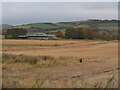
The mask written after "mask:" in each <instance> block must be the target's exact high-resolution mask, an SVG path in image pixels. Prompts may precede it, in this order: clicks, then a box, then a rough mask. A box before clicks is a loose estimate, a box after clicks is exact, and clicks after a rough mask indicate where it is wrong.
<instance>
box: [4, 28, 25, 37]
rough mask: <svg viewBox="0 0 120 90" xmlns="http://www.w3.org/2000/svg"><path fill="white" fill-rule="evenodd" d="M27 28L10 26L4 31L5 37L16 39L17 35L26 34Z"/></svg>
mask: <svg viewBox="0 0 120 90" xmlns="http://www.w3.org/2000/svg"><path fill="white" fill-rule="evenodd" d="M26 34H27V30H26V29H23V28H11V29H8V30H7V31H6V32H5V38H7V39H17V38H18V36H19V35H26Z"/></svg>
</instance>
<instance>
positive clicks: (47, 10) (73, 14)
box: [2, 2, 118, 25]
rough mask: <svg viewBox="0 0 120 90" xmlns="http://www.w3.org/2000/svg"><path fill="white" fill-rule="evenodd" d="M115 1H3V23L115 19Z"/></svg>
mask: <svg viewBox="0 0 120 90" xmlns="http://www.w3.org/2000/svg"><path fill="white" fill-rule="evenodd" d="M117 18H118V3H117V2H103V3H102V2H101V3H100V2H96V3H95V2H85V3H82V2H79V3H77V2H39V3H38V2H36V3H35V2H26V3H25V2H4V3H3V4H2V20H3V22H2V23H4V24H11V25H16V24H24V23H37V22H61V21H62V22H63V21H79V20H87V19H117Z"/></svg>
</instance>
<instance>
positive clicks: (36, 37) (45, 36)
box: [18, 33, 57, 40]
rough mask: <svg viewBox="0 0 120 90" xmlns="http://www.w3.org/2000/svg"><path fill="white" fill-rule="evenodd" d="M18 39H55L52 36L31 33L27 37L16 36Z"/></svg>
mask: <svg viewBox="0 0 120 90" xmlns="http://www.w3.org/2000/svg"><path fill="white" fill-rule="evenodd" d="M18 38H19V39H45V40H46V39H49V38H53V39H56V38H57V37H56V36H55V35H54V34H45V33H32V34H28V35H20V36H18Z"/></svg>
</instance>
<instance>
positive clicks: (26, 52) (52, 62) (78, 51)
mask: <svg viewBox="0 0 120 90" xmlns="http://www.w3.org/2000/svg"><path fill="white" fill-rule="evenodd" d="M11 43H12V45H10V44H11ZM41 43H42V44H43V45H42V46H38V45H39V44H41ZM56 43H57V44H58V45H60V46H54V45H55V44H56ZM3 44H4V45H6V46H3V61H2V62H3V65H2V69H3V87H13V88H14V87H22V88H50V87H51V88H53V87H57V88H64V87H71V88H89V87H92V88H109V87H118V86H117V84H118V83H117V81H118V78H117V77H118V52H117V51H118V43H117V42H105V41H80V40H75V41H73V40H72V41H71V40H68V41H67V40H61V41H55V40H50V41H49V40H41V41H39V40H3ZM48 44H49V45H48ZM51 45H53V46H51Z"/></svg>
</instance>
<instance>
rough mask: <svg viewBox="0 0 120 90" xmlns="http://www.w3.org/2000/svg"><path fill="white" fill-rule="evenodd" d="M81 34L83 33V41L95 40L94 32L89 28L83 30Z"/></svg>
mask: <svg viewBox="0 0 120 90" xmlns="http://www.w3.org/2000/svg"><path fill="white" fill-rule="evenodd" d="M83 33H84V38H85V39H94V38H95V32H94V31H93V30H92V29H90V28H84V29H83Z"/></svg>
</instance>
